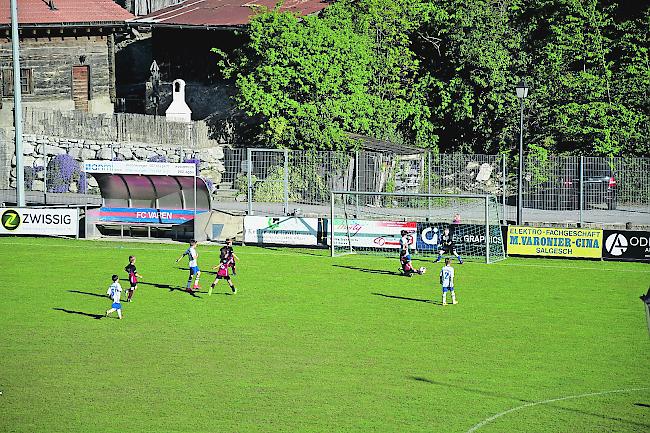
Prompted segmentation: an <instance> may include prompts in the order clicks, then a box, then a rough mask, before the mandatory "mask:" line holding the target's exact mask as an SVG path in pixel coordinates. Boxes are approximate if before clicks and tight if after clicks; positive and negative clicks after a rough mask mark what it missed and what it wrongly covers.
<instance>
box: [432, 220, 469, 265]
mask: <svg viewBox="0 0 650 433" xmlns="http://www.w3.org/2000/svg"><path fill="white" fill-rule="evenodd" d="M445 253H450V254H453V255H454V256H456V258H457V259H458V263H460V264H461V265H462V264H463V259H462V258H461V257H460V255H459V254H458V252H457V251H456V246H455V245H454V237H453V235H452V234H451V233H449V227H445V230H444V232H443V233H442V236H440V245H439V246H438V258H437V259H436V263H438V262H439V261H440V260H441V259H442V255H443V254H445Z"/></svg>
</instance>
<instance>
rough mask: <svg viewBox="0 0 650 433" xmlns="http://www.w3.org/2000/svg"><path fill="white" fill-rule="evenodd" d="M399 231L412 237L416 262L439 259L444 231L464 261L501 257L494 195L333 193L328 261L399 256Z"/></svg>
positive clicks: (497, 213) (497, 215)
mask: <svg viewBox="0 0 650 433" xmlns="http://www.w3.org/2000/svg"><path fill="white" fill-rule="evenodd" d="M402 230H406V232H408V233H409V235H410V239H411V240H412V244H411V246H410V247H411V248H410V249H411V254H412V256H413V258H414V259H416V258H421V259H423V258H431V257H434V258H435V257H437V256H438V253H439V250H440V243H441V238H442V235H443V233H444V232H445V231H446V230H448V231H449V234H450V235H451V236H452V239H453V241H454V245H455V248H456V251H457V252H458V254H459V255H460V256H461V257H462V258H463V260H470V261H479V262H485V263H493V262H497V261H499V260H503V259H504V258H505V249H504V245H503V237H502V234H501V223H500V219H499V204H498V201H497V199H496V197H494V196H492V195H482V194H417V193H386V192H359V191H332V192H331V196H330V218H329V223H328V243H329V247H330V253H331V256H332V257H335V256H340V255H343V254H354V253H356V254H375V255H384V256H397V255H398V253H399V240H400V238H401V234H400V233H401V231H402ZM447 253H448V252H447Z"/></svg>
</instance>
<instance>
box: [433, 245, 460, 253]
mask: <svg viewBox="0 0 650 433" xmlns="http://www.w3.org/2000/svg"><path fill="white" fill-rule="evenodd" d="M438 252H440V253H449V254H457V253H456V246H455V245H442V246H440V249H438Z"/></svg>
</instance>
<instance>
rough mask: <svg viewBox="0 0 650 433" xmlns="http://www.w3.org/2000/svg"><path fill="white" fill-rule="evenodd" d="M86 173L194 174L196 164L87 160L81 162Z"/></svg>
mask: <svg viewBox="0 0 650 433" xmlns="http://www.w3.org/2000/svg"><path fill="white" fill-rule="evenodd" d="M82 169H83V171H85V172H86V173H111V174H142V175H154V176H155V175H158V176H194V175H195V174H196V165H194V164H190V163H169V162H147V161H100V160H87V161H84V162H83V164H82Z"/></svg>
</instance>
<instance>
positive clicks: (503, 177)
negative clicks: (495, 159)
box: [501, 153, 508, 225]
mask: <svg viewBox="0 0 650 433" xmlns="http://www.w3.org/2000/svg"><path fill="white" fill-rule="evenodd" d="M501 156H502V158H501V183H502V186H501V206H502V216H503V225H506V224H508V218H507V217H506V176H507V172H506V155H505V153H504V154H503V155H501Z"/></svg>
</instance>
